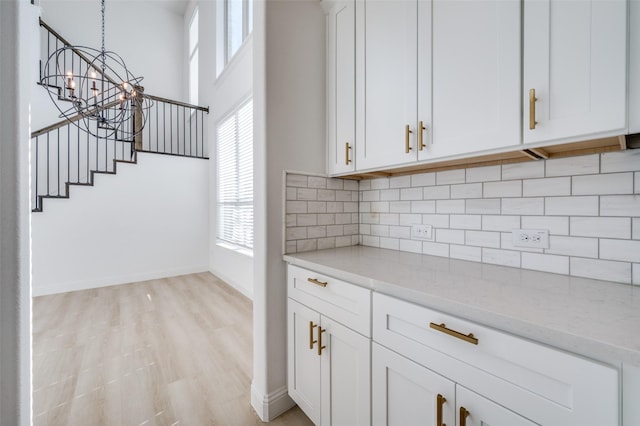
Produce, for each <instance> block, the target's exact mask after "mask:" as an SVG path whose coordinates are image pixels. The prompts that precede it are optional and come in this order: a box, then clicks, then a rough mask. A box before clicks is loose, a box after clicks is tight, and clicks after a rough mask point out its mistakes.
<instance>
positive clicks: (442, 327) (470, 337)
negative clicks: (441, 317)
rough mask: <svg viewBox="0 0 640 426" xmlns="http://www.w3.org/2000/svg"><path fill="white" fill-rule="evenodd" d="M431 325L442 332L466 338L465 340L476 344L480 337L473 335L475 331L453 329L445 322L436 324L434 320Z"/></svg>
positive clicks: (462, 338)
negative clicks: (461, 331)
mask: <svg viewBox="0 0 640 426" xmlns="http://www.w3.org/2000/svg"><path fill="white" fill-rule="evenodd" d="M429 327H431V328H433V329H434V330H438V331H441V332H442V333H445V334H448V335H449V336H453V337H457V338H458V339H461V340H464V341H465V342H469V343H472V344H474V345H477V344H478V339H476V338H475V337H473V333H469V334H462V333H460V332H459V331H455V330H451V329H450V328H447V326H446V325H445V324H444V323H442V324H436V323H433V322H432V323H429Z"/></svg>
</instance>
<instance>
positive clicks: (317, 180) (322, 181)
mask: <svg viewBox="0 0 640 426" xmlns="http://www.w3.org/2000/svg"><path fill="white" fill-rule="evenodd" d="M307 184H308V185H309V188H317V189H325V188H326V187H327V178H324V177H319V176H309V178H308V180H307Z"/></svg>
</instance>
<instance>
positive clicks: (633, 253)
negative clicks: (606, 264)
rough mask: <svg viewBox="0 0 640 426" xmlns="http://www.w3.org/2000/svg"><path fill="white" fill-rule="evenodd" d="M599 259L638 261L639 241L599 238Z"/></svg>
mask: <svg viewBox="0 0 640 426" xmlns="http://www.w3.org/2000/svg"><path fill="white" fill-rule="evenodd" d="M600 259H607V260H621V261H625V262H636V263H640V241H635V240H610V239H606V238H601V239H600Z"/></svg>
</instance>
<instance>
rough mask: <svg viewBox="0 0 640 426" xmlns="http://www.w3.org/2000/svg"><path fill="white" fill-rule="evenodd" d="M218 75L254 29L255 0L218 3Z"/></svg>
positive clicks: (232, 0) (233, 0) (230, 0)
mask: <svg viewBox="0 0 640 426" xmlns="http://www.w3.org/2000/svg"><path fill="white" fill-rule="evenodd" d="M218 4H219V5H220V6H219V9H218V14H219V16H220V17H221V19H219V20H218V26H219V28H220V29H221V31H220V32H218V38H219V40H220V41H219V43H218V62H219V64H218V66H217V71H218V75H220V73H221V72H222V70H223V69H224V67H225V65H226V64H228V63H229V62H230V61H231V59H232V58H233V56H234V55H235V54H236V52H238V49H240V47H241V46H242V44H243V43H244V41H245V40H246V39H247V37H249V34H251V31H252V30H253V0H224V1H222V2H219V3H218Z"/></svg>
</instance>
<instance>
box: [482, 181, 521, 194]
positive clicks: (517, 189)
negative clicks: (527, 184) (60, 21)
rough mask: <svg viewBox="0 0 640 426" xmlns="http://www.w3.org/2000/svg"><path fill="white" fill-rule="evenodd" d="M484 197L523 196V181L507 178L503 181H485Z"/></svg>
mask: <svg viewBox="0 0 640 426" xmlns="http://www.w3.org/2000/svg"><path fill="white" fill-rule="evenodd" d="M483 185H484V192H483V196H484V198H494V197H495V198H506V197H522V181H521V180H507V181H502V182H485V183H483Z"/></svg>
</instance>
